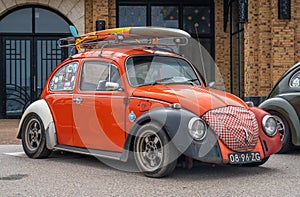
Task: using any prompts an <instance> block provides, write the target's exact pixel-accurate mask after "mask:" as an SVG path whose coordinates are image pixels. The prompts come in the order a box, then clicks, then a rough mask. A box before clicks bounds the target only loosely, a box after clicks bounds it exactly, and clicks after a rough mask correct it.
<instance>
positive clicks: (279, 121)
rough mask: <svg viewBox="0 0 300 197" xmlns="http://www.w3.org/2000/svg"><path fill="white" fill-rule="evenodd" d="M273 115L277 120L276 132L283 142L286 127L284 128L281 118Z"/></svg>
mask: <svg viewBox="0 0 300 197" xmlns="http://www.w3.org/2000/svg"><path fill="white" fill-rule="evenodd" d="M273 116H274V118H275V119H276V121H277V128H278V132H279V134H280V139H281V142H283V140H284V138H285V136H286V129H285V126H284V123H283V120H282V119H281V118H280V117H278V116H276V115H273Z"/></svg>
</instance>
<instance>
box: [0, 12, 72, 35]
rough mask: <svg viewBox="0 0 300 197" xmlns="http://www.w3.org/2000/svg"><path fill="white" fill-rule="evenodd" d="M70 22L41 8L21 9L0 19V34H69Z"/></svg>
mask: <svg viewBox="0 0 300 197" xmlns="http://www.w3.org/2000/svg"><path fill="white" fill-rule="evenodd" d="M69 24H70V21H68V20H67V19H66V18H63V17H62V16H60V15H59V14H58V13H55V12H53V11H52V10H51V11H50V10H47V9H44V8H42V7H30V8H21V9H17V10H15V11H13V12H10V13H8V14H6V15H4V16H2V17H1V18H0V33H56V34H57V33H65V34H66V33H67V34H68V33H70V30H69V28H68V27H69Z"/></svg>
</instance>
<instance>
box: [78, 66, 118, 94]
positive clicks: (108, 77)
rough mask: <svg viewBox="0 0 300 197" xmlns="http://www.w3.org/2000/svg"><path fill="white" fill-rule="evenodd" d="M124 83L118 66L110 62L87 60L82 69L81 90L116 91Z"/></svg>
mask: <svg viewBox="0 0 300 197" xmlns="http://www.w3.org/2000/svg"><path fill="white" fill-rule="evenodd" d="M121 86H122V83H121V80H120V74H119V71H118V68H117V67H116V66H115V65H114V64H111V63H108V62H100V61H86V62H85V63H84V65H83V68H82V71H81V79H80V90H81V91H116V90H119V89H118V88H121Z"/></svg>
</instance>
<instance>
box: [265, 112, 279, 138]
mask: <svg viewBox="0 0 300 197" xmlns="http://www.w3.org/2000/svg"><path fill="white" fill-rule="evenodd" d="M262 125H263V129H264V130H265V133H266V134H267V135H268V136H274V135H275V134H276V131H277V121H276V120H275V118H273V117H272V116H270V115H266V116H265V117H264V118H263V120H262Z"/></svg>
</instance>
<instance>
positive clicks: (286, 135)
mask: <svg viewBox="0 0 300 197" xmlns="http://www.w3.org/2000/svg"><path fill="white" fill-rule="evenodd" d="M269 113H270V114H272V115H273V116H274V118H275V119H276V121H277V125H278V131H279V133H280V139H281V143H282V148H281V150H280V151H279V152H278V153H286V152H289V151H291V150H292V149H293V147H294V146H293V143H292V135H291V130H290V126H289V124H288V122H287V120H286V118H285V117H284V116H283V115H281V114H280V113H278V112H276V111H269Z"/></svg>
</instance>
